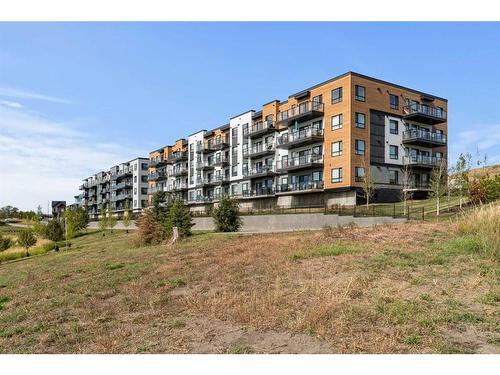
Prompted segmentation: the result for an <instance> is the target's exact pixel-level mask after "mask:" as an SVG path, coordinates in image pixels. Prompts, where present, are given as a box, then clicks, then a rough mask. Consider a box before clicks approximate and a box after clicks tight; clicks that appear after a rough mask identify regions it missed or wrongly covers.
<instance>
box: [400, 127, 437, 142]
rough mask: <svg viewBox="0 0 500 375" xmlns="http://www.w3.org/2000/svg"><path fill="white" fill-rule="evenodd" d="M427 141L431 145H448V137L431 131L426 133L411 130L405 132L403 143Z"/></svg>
mask: <svg viewBox="0 0 500 375" xmlns="http://www.w3.org/2000/svg"><path fill="white" fill-rule="evenodd" d="M412 140H416V141H420V140H421V141H427V142H431V143H441V144H443V145H444V144H446V135H444V134H442V133H435V132H430V131H425V130H422V129H410V130H406V131H404V132H403V142H404V141H407V142H408V141H412Z"/></svg>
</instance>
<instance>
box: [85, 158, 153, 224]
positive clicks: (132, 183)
mask: <svg viewBox="0 0 500 375" xmlns="http://www.w3.org/2000/svg"><path fill="white" fill-rule="evenodd" d="M149 162H150V161H149V159H147V158H136V159H133V160H130V161H128V162H126V163H121V164H118V165H115V166H113V167H111V168H110V169H109V170H107V171H101V172H99V173H96V174H94V175H92V176H90V177H88V178H86V179H84V180H83V184H82V185H81V186H80V188H79V189H80V190H81V191H82V193H81V194H80V195H77V196H75V202H76V204H78V205H79V206H81V207H84V208H85V209H86V210H87V211H88V213H89V216H90V218H91V219H97V218H99V214H100V210H101V207H102V208H103V209H104V210H106V211H107V210H108V209H111V211H112V212H113V213H114V214H115V215H117V216H121V215H122V214H123V212H124V210H125V209H126V208H127V205H128V208H129V209H130V210H131V212H132V213H139V212H141V211H142V209H143V208H144V207H146V206H147V199H148V168H149Z"/></svg>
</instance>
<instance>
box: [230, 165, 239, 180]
mask: <svg viewBox="0 0 500 375" xmlns="http://www.w3.org/2000/svg"><path fill="white" fill-rule="evenodd" d="M237 175H238V166H237V165H233V166H232V167H231V176H233V177H234V176H237Z"/></svg>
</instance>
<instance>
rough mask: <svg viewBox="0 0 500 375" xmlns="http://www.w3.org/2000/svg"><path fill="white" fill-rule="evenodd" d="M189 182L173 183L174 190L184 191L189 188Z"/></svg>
mask: <svg viewBox="0 0 500 375" xmlns="http://www.w3.org/2000/svg"><path fill="white" fill-rule="evenodd" d="M187 188H188V184H187V183H186V182H174V184H173V185H172V189H171V190H172V191H182V190H187Z"/></svg>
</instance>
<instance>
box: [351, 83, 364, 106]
mask: <svg viewBox="0 0 500 375" xmlns="http://www.w3.org/2000/svg"><path fill="white" fill-rule="evenodd" d="M355 89H356V91H355V96H354V97H355V98H356V100H359V101H360V102H364V101H365V91H366V90H365V88H364V87H363V86H358V85H356V88H355Z"/></svg>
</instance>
